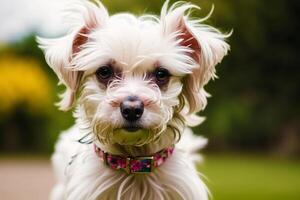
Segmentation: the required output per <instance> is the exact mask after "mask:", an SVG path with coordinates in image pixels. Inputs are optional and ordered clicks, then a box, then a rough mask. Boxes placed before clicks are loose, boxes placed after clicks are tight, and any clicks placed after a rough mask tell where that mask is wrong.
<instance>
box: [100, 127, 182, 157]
mask: <svg viewBox="0 0 300 200" xmlns="http://www.w3.org/2000/svg"><path fill="white" fill-rule="evenodd" d="M176 142H177V140H176V138H174V134H173V133H172V132H171V131H166V132H164V133H162V134H161V135H160V136H159V138H158V139H157V140H156V141H154V142H151V143H149V144H145V145H143V146H132V145H120V144H117V143H115V144H103V143H101V142H99V141H98V140H97V141H96V142H95V143H96V145H97V146H99V147H100V148H101V149H102V150H103V151H105V152H108V153H111V154H115V155H124V156H132V157H136V156H150V155H153V154H154V153H156V152H158V151H160V150H162V149H164V148H167V147H170V146H172V145H174V144H175V143H176Z"/></svg>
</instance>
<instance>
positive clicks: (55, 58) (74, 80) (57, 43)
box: [37, 0, 109, 111]
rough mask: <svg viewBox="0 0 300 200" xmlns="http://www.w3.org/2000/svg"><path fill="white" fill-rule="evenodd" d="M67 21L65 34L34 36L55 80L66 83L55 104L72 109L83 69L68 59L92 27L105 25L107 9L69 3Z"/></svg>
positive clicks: (82, 2) (62, 108)
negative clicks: (69, 27) (67, 26)
mask: <svg viewBox="0 0 300 200" xmlns="http://www.w3.org/2000/svg"><path fill="white" fill-rule="evenodd" d="M65 13H66V18H67V20H68V21H67V22H68V23H70V24H71V25H72V28H71V30H70V32H69V34H67V35H65V36H64V37H61V38H55V39H48V38H40V37H38V38H37V42H38V43H39V47H40V48H41V49H42V50H43V51H44V54H45V58H46V61H47V63H48V65H49V66H50V67H51V68H52V69H53V71H54V72H55V73H56V75H57V77H58V78H59V83H60V84H63V85H65V86H66V91H65V92H64V93H63V94H61V96H60V97H61V101H60V102H58V103H57V105H58V106H59V108H60V109H61V110H64V111H67V110H69V109H71V108H72V106H73V105H74V103H75V100H76V93H77V91H78V88H79V85H80V82H81V78H82V76H83V71H80V70H77V69H76V66H72V65H73V64H72V60H73V59H74V58H75V57H76V55H77V54H78V53H79V52H80V51H81V50H82V49H83V48H84V44H85V43H86V42H88V40H89V34H90V33H91V32H92V31H93V30H95V29H96V28H100V27H103V26H105V23H106V21H107V19H108V17H109V15H108V12H107V10H106V9H105V7H104V6H103V5H102V4H101V3H100V2H98V1H97V2H96V4H94V3H91V2H89V1H84V0H80V1H77V2H75V3H74V2H73V4H72V5H70V7H69V9H68V10H66V12H65Z"/></svg>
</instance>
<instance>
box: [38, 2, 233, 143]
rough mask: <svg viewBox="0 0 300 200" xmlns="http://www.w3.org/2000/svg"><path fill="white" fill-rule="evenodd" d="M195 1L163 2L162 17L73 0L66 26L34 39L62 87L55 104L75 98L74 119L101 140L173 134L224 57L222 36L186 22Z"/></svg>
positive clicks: (198, 105) (198, 104)
mask: <svg viewBox="0 0 300 200" xmlns="http://www.w3.org/2000/svg"><path fill="white" fill-rule="evenodd" d="M194 8H195V9H197V7H196V6H194V5H192V4H189V3H185V4H183V3H175V4H174V5H173V6H172V7H171V8H168V3H167V2H166V3H165V4H164V6H163V8H162V12H161V16H160V17H155V16H150V15H144V16H141V17H135V16H134V15H131V14H116V15H113V16H109V14H108V12H107V10H106V9H105V7H104V6H103V5H102V4H101V3H98V4H93V3H91V2H89V1H79V2H78V3H76V4H73V5H72V8H70V10H69V11H68V12H67V13H68V16H69V17H71V18H72V20H71V21H72V22H73V23H72V24H73V28H72V29H71V31H70V33H69V34H67V35H66V36H64V37H62V38H58V39H39V43H40V46H41V48H42V49H43V50H44V52H45V55H46V60H47V62H48V64H49V65H50V66H51V68H52V69H53V70H54V72H55V73H56V74H57V76H58V78H59V80H60V82H61V83H62V84H63V85H65V86H66V92H65V93H64V94H62V96H61V98H62V99H61V101H60V103H59V106H60V108H61V109H62V110H69V109H70V108H72V107H73V106H74V104H75V102H77V104H78V110H77V114H78V117H79V118H81V119H82V121H84V122H85V123H86V125H87V128H89V129H90V130H92V132H93V133H94V134H95V135H96V136H97V138H98V139H99V140H100V141H101V142H103V143H115V142H117V143H119V144H124V145H128V144H130V145H136V146H138V145H143V144H146V143H149V142H151V141H153V140H155V139H157V138H158V137H159V136H160V135H162V134H164V133H165V132H168V131H171V132H173V133H174V139H176V137H177V134H180V132H181V129H182V128H183V127H184V125H185V124H186V123H188V124H195V123H194V122H193V119H194V118H195V113H196V112H198V111H200V110H202V109H204V107H205V105H206V97H207V93H206V92H205V91H204V89H203V87H204V85H205V84H206V83H207V82H208V81H209V80H210V79H211V78H213V77H214V76H215V65H216V64H217V63H219V62H220V61H221V60H222V58H223V56H224V55H226V53H227V51H228V49H229V46H228V44H227V43H226V42H224V38H226V37H227V36H226V35H223V34H222V33H221V32H219V31H218V30H217V29H215V28H213V27H211V26H208V25H204V24H202V23H201V22H202V21H201V20H198V21H197V20H191V19H189V16H188V15H186V13H187V12H189V11H190V10H191V9H194Z"/></svg>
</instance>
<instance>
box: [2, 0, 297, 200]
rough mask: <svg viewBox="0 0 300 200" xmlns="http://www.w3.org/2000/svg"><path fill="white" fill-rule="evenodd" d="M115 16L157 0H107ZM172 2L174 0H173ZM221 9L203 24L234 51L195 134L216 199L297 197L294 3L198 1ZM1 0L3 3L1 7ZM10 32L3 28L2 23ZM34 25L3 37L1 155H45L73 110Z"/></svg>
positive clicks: (154, 8) (153, 8)
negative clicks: (223, 35)
mask: <svg viewBox="0 0 300 200" xmlns="http://www.w3.org/2000/svg"><path fill="white" fill-rule="evenodd" d="M102 2H103V3H104V5H106V7H107V8H108V10H109V11H110V13H111V14H113V13H116V12H122V11H126V12H127V11H130V12H133V13H135V14H137V15H140V14H143V13H144V12H148V13H153V14H158V13H159V11H160V8H161V6H162V4H163V1H161V0H152V1H145V0H127V1H124V0H103V1H102ZM171 2H174V1H171ZM192 2H193V3H195V4H197V5H199V6H200V7H201V8H202V9H201V10H200V11H199V12H194V13H193V17H204V16H206V15H207V14H208V13H209V11H210V9H211V7H212V5H213V4H214V6H215V11H214V13H213V15H212V17H211V18H210V19H208V20H207V22H206V23H208V24H211V25H213V26H215V27H217V28H219V29H221V30H222V31H225V32H228V31H230V30H231V29H233V31H234V32H233V35H232V36H231V37H230V38H229V40H228V42H229V44H230V45H231V49H232V50H231V51H230V53H229V55H228V56H227V57H225V59H224V60H223V62H222V63H221V64H220V65H218V66H217V72H218V73H217V74H218V76H219V77H220V78H219V79H216V80H215V81H213V82H210V83H209V84H208V86H207V87H206V89H207V91H208V92H209V93H211V94H212V98H209V100H208V106H207V108H206V110H205V111H204V112H202V113H199V114H200V115H203V116H206V118H207V120H206V121H205V122H204V123H203V124H202V125H201V126H199V127H197V128H195V133H197V134H200V135H204V136H206V137H207V138H209V144H208V147H207V148H206V150H205V153H204V154H205V157H206V159H205V162H204V164H202V165H200V166H199V169H201V171H202V172H203V173H204V174H205V175H206V176H207V177H208V181H207V182H208V185H209V188H211V190H212V194H213V196H214V198H215V199H216V200H222V199H224V200H225V199H231V200H233V199H243V200H247V199H249V200H250V199H256V200H260V199H262V200H263V199H264V200H266V199H272V200H275V199H287V200H296V199H300V161H299V158H300V115H299V114H300V106H299V102H300V93H299V92H300V68H299V67H300V65H299V64H300V63H299V55H300V52H299V46H300V42H299V41H300V39H299V34H298V30H300V29H299V28H300V27H299V23H298V21H299V18H300V9H299V8H300V2H299V1H297V0H290V1H283V0H273V1H267V0H198V1H196V0H194V1H192ZM4 3H5V2H2V3H0V6H1V4H4ZM1 29H3V30H4V29H5V27H1ZM37 33H38V34H39V32H38V26H35V27H34V28H33V29H32V30H30V31H28V32H27V33H26V34H22V35H21V36H19V37H17V39H16V38H14V39H2V40H1V42H0V151H1V155H11V154H13V155H18V154H21V155H24V154H31V155H35V154H39V155H45V156H48V155H50V153H51V152H52V151H53V146H54V143H55V141H56V139H57V136H58V134H59V133H60V131H61V130H64V129H66V128H68V127H69V126H70V125H72V123H73V121H74V120H73V119H72V116H71V115H72V113H70V112H69V113H63V112H60V111H57V108H56V107H55V106H54V105H53V103H54V102H56V101H57V100H58V97H57V93H59V92H61V91H62V89H63V88H60V87H58V86H57V78H56V77H55V75H54V73H53V72H52V71H51V70H50V69H49V67H47V65H46V63H45V61H44V57H43V54H42V52H41V51H40V50H39V49H38V47H37V44H36V42H35V35H36V34H37Z"/></svg>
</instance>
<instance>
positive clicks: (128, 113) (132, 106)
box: [120, 96, 144, 122]
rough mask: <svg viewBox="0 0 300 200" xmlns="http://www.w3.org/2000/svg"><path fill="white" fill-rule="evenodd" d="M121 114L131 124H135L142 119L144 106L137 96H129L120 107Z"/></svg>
mask: <svg viewBox="0 0 300 200" xmlns="http://www.w3.org/2000/svg"><path fill="white" fill-rule="evenodd" d="M120 109H121V114H122V116H123V117H124V119H126V120H127V121H129V122H134V121H136V120H138V119H139V118H141V117H142V115H143V112H144V104H143V102H142V101H141V100H140V99H139V98H138V97H137V96H129V97H127V98H125V99H124V100H123V102H122V103H121V105H120Z"/></svg>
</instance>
